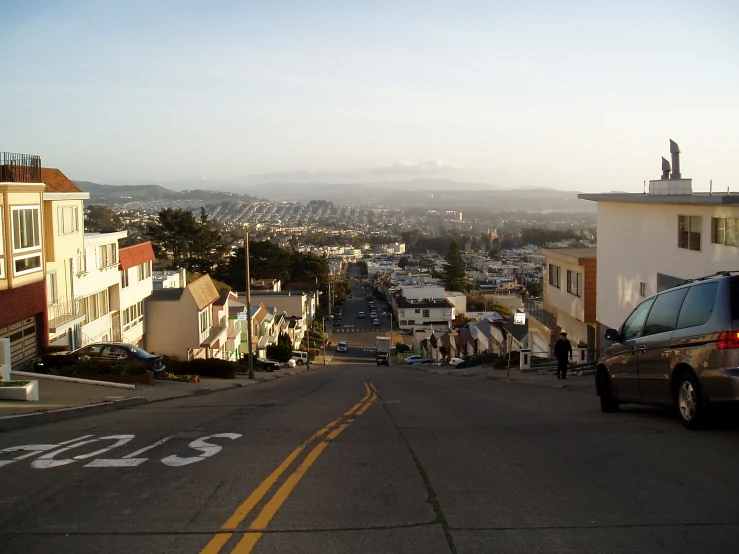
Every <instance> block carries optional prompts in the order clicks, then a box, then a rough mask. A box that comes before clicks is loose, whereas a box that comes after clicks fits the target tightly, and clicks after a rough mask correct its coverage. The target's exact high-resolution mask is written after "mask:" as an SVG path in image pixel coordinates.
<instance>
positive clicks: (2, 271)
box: [0, 258, 5, 279]
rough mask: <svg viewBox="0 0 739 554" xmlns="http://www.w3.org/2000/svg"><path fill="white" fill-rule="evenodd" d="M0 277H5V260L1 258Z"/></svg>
mask: <svg viewBox="0 0 739 554" xmlns="http://www.w3.org/2000/svg"><path fill="white" fill-rule="evenodd" d="M0 279H5V260H3V259H2V258H0Z"/></svg>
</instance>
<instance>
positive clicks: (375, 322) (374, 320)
mask: <svg viewBox="0 0 739 554" xmlns="http://www.w3.org/2000/svg"><path fill="white" fill-rule="evenodd" d="M372 325H374V326H375V327H379V326H380V320H379V319H377V318H375V319H373V320H372Z"/></svg>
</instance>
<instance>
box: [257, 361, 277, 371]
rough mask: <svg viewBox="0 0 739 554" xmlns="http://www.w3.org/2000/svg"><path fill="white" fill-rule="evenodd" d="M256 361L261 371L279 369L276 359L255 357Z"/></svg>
mask: <svg viewBox="0 0 739 554" xmlns="http://www.w3.org/2000/svg"><path fill="white" fill-rule="evenodd" d="M257 363H258V364H259V367H261V368H262V371H274V370H276V369H280V362H278V361H276V360H269V359H267V358H257Z"/></svg>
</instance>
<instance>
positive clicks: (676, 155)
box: [670, 139, 682, 179]
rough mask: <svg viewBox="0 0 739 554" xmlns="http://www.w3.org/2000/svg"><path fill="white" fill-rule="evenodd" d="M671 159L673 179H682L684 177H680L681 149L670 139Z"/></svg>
mask: <svg viewBox="0 0 739 554" xmlns="http://www.w3.org/2000/svg"><path fill="white" fill-rule="evenodd" d="M670 157H671V158H672V177H671V179H682V175H680V147H679V146H678V145H677V143H676V142H675V141H674V140H672V139H670Z"/></svg>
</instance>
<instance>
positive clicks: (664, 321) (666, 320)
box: [644, 288, 688, 336]
mask: <svg viewBox="0 0 739 554" xmlns="http://www.w3.org/2000/svg"><path fill="white" fill-rule="evenodd" d="M686 294H688V289H687V288H684V289H678V290H673V291H670V292H665V293H662V294H660V295H659V296H658V297H657V299H656V300H655V301H654V306H652V310H651V311H650V312H649V317H648V318H647V323H646V325H644V336H647V335H656V334H657V333H666V332H668V331H674V330H675V325H677V315H678V314H679V313H680V306H682V305H683V300H685V295H686Z"/></svg>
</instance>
